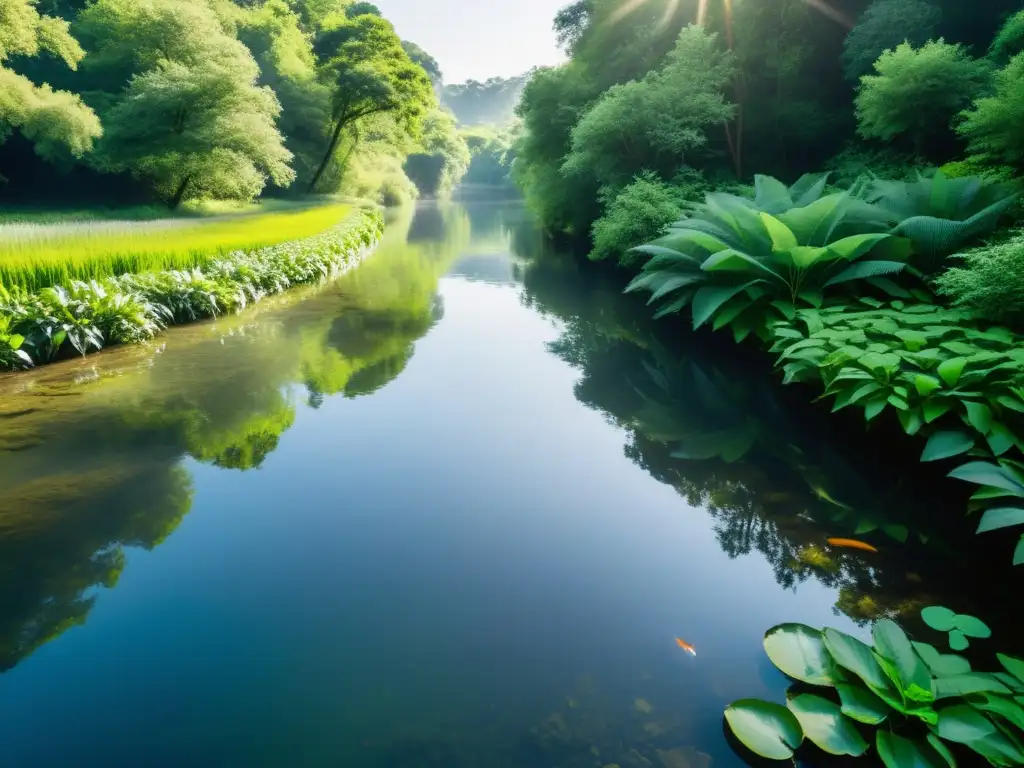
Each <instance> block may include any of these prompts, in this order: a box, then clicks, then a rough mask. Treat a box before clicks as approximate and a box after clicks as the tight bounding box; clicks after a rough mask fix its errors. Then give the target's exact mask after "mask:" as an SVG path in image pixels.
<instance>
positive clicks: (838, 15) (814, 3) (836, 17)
mask: <svg viewBox="0 0 1024 768" xmlns="http://www.w3.org/2000/svg"><path fill="white" fill-rule="evenodd" d="M804 3H806V4H807V5H809V6H810V7H811V8H813V9H814V10H816V11H819V12H820V13H821V14H822V15H823V16H827V17H828V18H830V19H832V21H834V22H836V23H837V24H842V25H843V26H844V27H846V28H847V29H853V21H852V20H851V19H849V18H848V17H847V16H846V14H844V13H843V12H842V11H837V10H836V9H835V8H833V7H832V6H831V5H829V4H828V3H826V2H825V0H804Z"/></svg>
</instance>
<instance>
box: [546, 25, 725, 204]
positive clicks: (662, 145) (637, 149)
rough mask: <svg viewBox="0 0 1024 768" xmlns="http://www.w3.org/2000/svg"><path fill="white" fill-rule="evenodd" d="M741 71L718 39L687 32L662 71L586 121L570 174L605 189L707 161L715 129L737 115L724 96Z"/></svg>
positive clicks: (607, 98)
mask: <svg viewBox="0 0 1024 768" xmlns="http://www.w3.org/2000/svg"><path fill="white" fill-rule="evenodd" d="M733 74H734V63H733V60H732V58H731V57H730V56H728V55H726V54H723V53H722V52H721V51H720V50H719V49H718V46H717V44H716V38H715V36H714V35H709V34H708V33H707V32H706V31H705V30H704V29H703V28H702V27H698V26H693V25H691V26H689V27H687V28H686V29H684V30H683V31H682V32H681V33H680V35H679V40H678V41H677V43H676V46H675V48H674V49H673V51H672V52H671V53H670V54H669V55H668V57H667V59H666V62H665V65H664V67H663V68H662V69H660V70H657V71H655V72H651V73H649V74H648V75H647V76H646V77H644V79H643V80H640V81H636V82H629V83H625V84H624V85H616V86H613V87H612V88H610V89H609V90H608V91H606V92H605V93H604V94H603V95H602V96H601V98H600V99H598V101H597V102H596V103H595V104H594V105H593V106H592V107H591V108H589V109H588V110H587V111H586V112H585V113H584V114H583V115H582V116H581V118H580V120H579V122H578V123H577V124H576V125H575V126H574V127H573V129H572V137H571V149H570V152H569V154H568V156H567V157H566V159H565V163H564V165H563V171H564V172H565V173H566V174H568V175H569V176H572V175H574V174H576V173H578V172H581V171H582V172H585V173H586V174H588V175H592V176H593V177H594V178H595V179H596V180H597V182H598V183H599V184H601V185H602V186H606V185H607V186H624V185H625V184H626V183H628V181H629V179H631V178H632V177H633V176H634V175H635V174H636V173H639V172H641V171H643V170H652V171H655V172H657V173H659V174H660V175H661V176H662V178H665V179H668V178H671V177H672V175H673V174H674V173H675V172H676V171H678V170H679V168H680V166H681V165H682V164H683V163H689V164H691V165H692V164H693V163H692V161H691V160H690V157H691V155H693V156H695V157H699V156H700V154H701V150H702V149H703V148H704V147H705V146H706V144H707V132H708V130H709V129H710V127H711V126H717V125H719V124H721V123H723V122H726V121H728V120H729V119H730V118H731V117H732V115H733V111H734V110H733V107H732V106H731V105H729V104H728V103H727V102H726V100H725V98H724V95H723V91H724V89H725V86H726V85H727V83H728V82H729V80H730V79H731V78H732V77H733Z"/></svg>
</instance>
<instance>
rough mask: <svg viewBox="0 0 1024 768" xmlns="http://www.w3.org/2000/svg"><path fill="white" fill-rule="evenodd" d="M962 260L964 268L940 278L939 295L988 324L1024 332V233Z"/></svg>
mask: <svg viewBox="0 0 1024 768" xmlns="http://www.w3.org/2000/svg"><path fill="white" fill-rule="evenodd" d="M959 258H960V259H962V263H963V266H960V267H953V268H951V269H949V270H947V271H946V272H944V273H943V274H941V275H939V277H938V279H937V280H936V287H937V289H938V292H939V293H940V294H942V295H943V296H947V297H949V298H950V299H951V300H952V301H953V303H954V305H955V306H957V307H963V308H965V309H968V310H970V311H972V312H973V313H975V314H977V315H978V316H980V317H983V318H985V319H987V320H992V321H994V322H1002V323H1009V324H1011V325H1014V326H1015V327H1017V328H1024V233H1021V232H1017V233H1014V234H1013V235H1012V236H1011V237H1009V238H1008V239H1006V240H1002V241H996V242H993V243H992V244H990V245H985V246H981V247H979V248H975V249H973V250H970V251H967V252H966V253H963V254H960V256H959Z"/></svg>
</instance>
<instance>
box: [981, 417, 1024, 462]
mask: <svg viewBox="0 0 1024 768" xmlns="http://www.w3.org/2000/svg"><path fill="white" fill-rule="evenodd" d="M987 439H988V447H989V448H991V449H992V453H994V454H995V455H996V456H1002V455H1003V454H1004V453H1006V452H1007V451H1008V450H1010V449H1011V448H1013V446H1015V445H1017V444H1018V440H1017V435H1015V434H1014V433H1013V430H1011V429H1010V428H1009V427H1008V426H1006V425H1005V424H1002V423H1000V422H996V423H995V424H993V425H992V430H991V432H990V433H989V435H988V437H987Z"/></svg>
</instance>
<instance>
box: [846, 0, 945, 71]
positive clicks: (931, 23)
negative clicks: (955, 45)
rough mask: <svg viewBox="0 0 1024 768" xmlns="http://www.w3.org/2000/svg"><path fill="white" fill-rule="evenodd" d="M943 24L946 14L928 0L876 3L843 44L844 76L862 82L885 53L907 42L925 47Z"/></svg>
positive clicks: (865, 13)
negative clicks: (861, 79)
mask: <svg viewBox="0 0 1024 768" xmlns="http://www.w3.org/2000/svg"><path fill="white" fill-rule="evenodd" d="M941 22H942V11H941V10H940V9H939V8H937V7H936V6H934V5H932V4H931V3H929V2H925V0H875V2H873V3H871V5H869V6H868V9H867V10H866V11H864V15H863V16H861V17H860V19H858V20H857V26H855V27H854V28H853V29H851V30H850V34H848V35H847V36H846V40H845V41H844V42H843V56H842V60H843V74H844V75H846V78H847V79H848V80H853V81H856V80H859V79H860V78H861V77H862V76H863V75H866V74H868V73H870V72H871V67H872V65H873V64H874V63H875V61H876V60H877V59H878V57H879V56H881V55H882V53H883V52H884V51H887V50H890V49H892V48H895V47H896V46H897V45H899V44H900V43H902V42H904V41H906V42H908V43H910V44H911V45H922V44H923V43H925V42H927V41H928V40H930V39H931V38H933V37H934V36H935V30H936V28H937V27H938V26H939V24H940V23H941Z"/></svg>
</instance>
